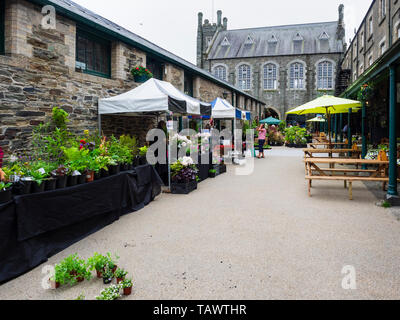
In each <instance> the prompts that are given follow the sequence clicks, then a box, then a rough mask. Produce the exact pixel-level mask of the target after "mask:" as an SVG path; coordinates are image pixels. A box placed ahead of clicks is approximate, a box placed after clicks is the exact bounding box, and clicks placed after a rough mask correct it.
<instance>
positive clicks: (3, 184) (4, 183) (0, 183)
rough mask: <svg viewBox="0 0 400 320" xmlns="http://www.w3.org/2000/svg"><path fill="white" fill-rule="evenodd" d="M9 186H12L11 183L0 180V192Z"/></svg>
mask: <svg viewBox="0 0 400 320" xmlns="http://www.w3.org/2000/svg"><path fill="white" fill-rule="evenodd" d="M11 186H12V183H6V182H3V181H0V192H1V191H6V190H7V189H8V188H10V187H11Z"/></svg>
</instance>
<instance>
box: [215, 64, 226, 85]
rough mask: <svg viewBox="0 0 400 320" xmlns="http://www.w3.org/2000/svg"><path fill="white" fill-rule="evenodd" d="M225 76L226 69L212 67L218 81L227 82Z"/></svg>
mask: <svg viewBox="0 0 400 320" xmlns="http://www.w3.org/2000/svg"><path fill="white" fill-rule="evenodd" d="M226 74H227V71H226V67H225V66H215V67H214V75H215V76H216V77H217V78H218V79H221V80H224V81H226V80H227V78H226Z"/></svg>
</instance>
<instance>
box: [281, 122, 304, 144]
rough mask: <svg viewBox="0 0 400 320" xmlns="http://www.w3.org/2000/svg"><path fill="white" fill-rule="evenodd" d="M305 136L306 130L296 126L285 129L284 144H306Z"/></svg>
mask: <svg viewBox="0 0 400 320" xmlns="http://www.w3.org/2000/svg"><path fill="white" fill-rule="evenodd" d="M306 134H307V130H306V129H304V128H300V127H297V126H295V127H291V128H286V129H285V138H286V142H287V143H290V144H293V143H295V144H306V143H307V139H306Z"/></svg>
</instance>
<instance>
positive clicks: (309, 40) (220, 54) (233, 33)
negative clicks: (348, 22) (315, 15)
mask: <svg viewBox="0 0 400 320" xmlns="http://www.w3.org/2000/svg"><path fill="white" fill-rule="evenodd" d="M337 28H338V22H337V21H335V22H322V23H310V24H297V25H286V26H275V27H264V28H252V29H238V30H227V31H221V32H220V33H219V34H218V36H217V38H216V39H215V41H214V43H213V45H212V47H211V48H210V50H209V55H208V59H232V58H249V57H264V56H282V55H294V54H295V55H298V53H296V52H294V51H293V41H296V40H297V41H301V40H303V41H304V49H303V52H302V54H315V53H338V52H343V45H342V44H341V42H339V41H337V37H336V32H337ZM249 37H251V39H253V40H254V41H253V42H254V43H253V44H246V42H249V41H248V40H249ZM320 39H325V40H326V41H327V42H328V44H329V45H327V46H324V45H323V46H320V45H319V44H318V42H319V41H320ZM224 40H225V42H226V41H228V42H229V45H225V46H224V45H221V44H222V43H223V42H224ZM274 43H276V49H275V50H276V51H275V53H271V49H270V48H271V44H272V45H273V44H274ZM269 44H270V45H269Z"/></svg>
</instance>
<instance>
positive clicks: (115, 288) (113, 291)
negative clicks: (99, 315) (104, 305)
mask: <svg viewBox="0 0 400 320" xmlns="http://www.w3.org/2000/svg"><path fill="white" fill-rule="evenodd" d="M120 290H121V286H119V285H114V284H113V285H111V286H109V287H108V288H105V289H104V290H102V291H101V292H100V295H99V296H97V297H96V300H116V299H118V298H120V297H121V292H120Z"/></svg>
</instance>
